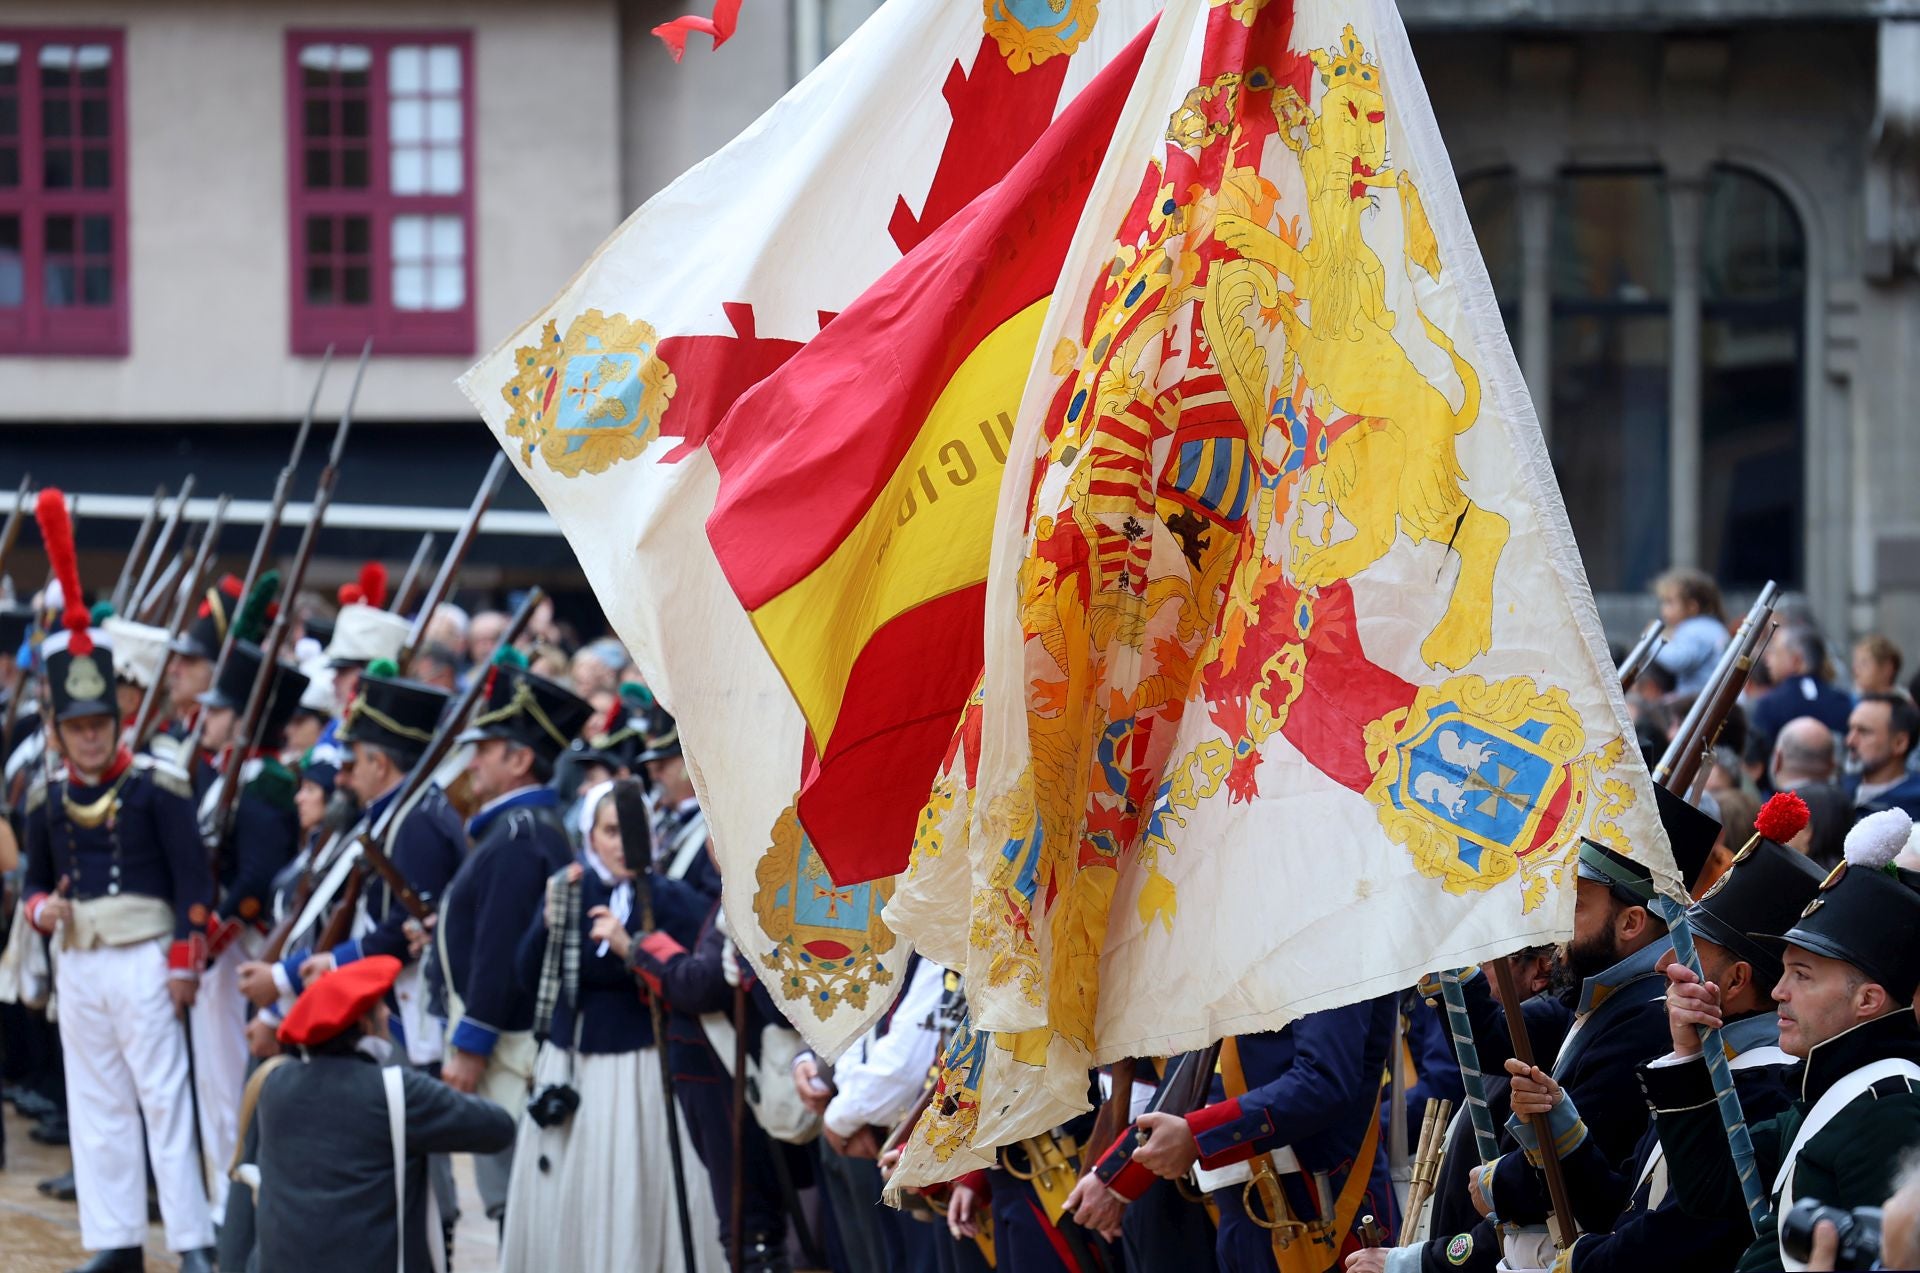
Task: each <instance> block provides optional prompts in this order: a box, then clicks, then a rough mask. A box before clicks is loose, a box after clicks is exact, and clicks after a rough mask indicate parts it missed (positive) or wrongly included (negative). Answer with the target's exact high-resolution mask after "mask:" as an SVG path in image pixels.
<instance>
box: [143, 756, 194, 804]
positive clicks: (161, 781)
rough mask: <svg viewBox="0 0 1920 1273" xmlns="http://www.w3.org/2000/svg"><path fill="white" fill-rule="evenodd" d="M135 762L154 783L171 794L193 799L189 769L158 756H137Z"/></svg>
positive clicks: (184, 798) (183, 798)
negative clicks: (188, 775) (188, 774)
mask: <svg viewBox="0 0 1920 1273" xmlns="http://www.w3.org/2000/svg"><path fill="white" fill-rule="evenodd" d="M134 763H135V764H136V765H137V766H139V768H140V771H141V772H142V773H144V774H146V775H147V777H149V778H151V779H152V780H153V785H154V786H156V787H158V788H160V790H162V791H164V792H167V793H168V794H169V795H175V796H179V797H180V798H181V799H182V800H191V799H193V780H192V779H191V778H189V777H187V771H186V770H184V769H182V768H180V766H178V765H176V764H174V763H173V762H172V761H170V760H161V759H160V758H159V757H157V756H146V755H142V756H136V757H134Z"/></svg>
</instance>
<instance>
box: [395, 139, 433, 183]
mask: <svg viewBox="0 0 1920 1273" xmlns="http://www.w3.org/2000/svg"><path fill="white" fill-rule="evenodd" d="M392 168H393V171H392V173H391V175H390V176H389V177H388V181H389V182H390V183H391V185H392V193H394V194H420V193H421V192H423V191H424V190H425V189H426V188H427V156H426V152H425V151H423V150H421V149H420V148H419V147H417V146H395V147H394V148H393V161H392Z"/></svg>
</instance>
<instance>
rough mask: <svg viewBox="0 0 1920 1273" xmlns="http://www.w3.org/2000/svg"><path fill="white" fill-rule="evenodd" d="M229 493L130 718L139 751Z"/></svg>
mask: <svg viewBox="0 0 1920 1273" xmlns="http://www.w3.org/2000/svg"><path fill="white" fill-rule="evenodd" d="M227 500H228V496H226V495H222V496H221V497H220V499H219V501H218V502H217V503H216V504H214V506H213V516H212V517H211V518H209V519H208V521H207V533H206V534H205V535H204V536H202V537H201V540H200V548H199V550H198V551H197V552H195V553H194V556H193V568H192V569H191V570H189V571H188V572H187V578H186V584H185V586H184V587H183V588H181V590H180V593H179V595H178V596H177V597H175V598H174V603H173V617H172V618H171V619H170V620H169V621H168V623H167V644H166V646H165V647H164V648H163V649H162V650H161V651H160V666H159V667H158V668H156V669H155V670H154V673H153V684H151V685H149V686H147V692H146V693H145V694H143V695H142V696H141V698H140V711H139V713H138V714H137V715H136V716H135V717H134V718H133V731H132V732H131V733H130V734H128V735H127V745H128V746H129V747H131V748H132V749H133V750H134V751H139V750H140V748H141V746H142V745H143V744H144V743H145V742H146V738H147V729H148V727H149V726H150V725H152V724H153V714H154V712H155V711H156V710H157V709H158V707H159V703H160V696H161V695H162V694H164V693H165V692H166V685H167V669H168V668H169V667H171V666H172V664H173V643H174V642H175V641H177V640H179V639H180V633H181V631H182V630H183V629H184V628H185V627H186V625H187V616H188V615H189V614H191V613H192V611H193V600H194V598H195V597H197V596H199V595H200V585H201V584H202V583H203V582H204V581H205V579H206V575H207V565H208V563H209V562H210V561H211V560H212V558H213V557H214V555H215V553H216V552H217V551H218V550H217V548H216V544H217V542H218V541H219V538H220V528H221V527H222V526H224V525H225V524H226V520H227Z"/></svg>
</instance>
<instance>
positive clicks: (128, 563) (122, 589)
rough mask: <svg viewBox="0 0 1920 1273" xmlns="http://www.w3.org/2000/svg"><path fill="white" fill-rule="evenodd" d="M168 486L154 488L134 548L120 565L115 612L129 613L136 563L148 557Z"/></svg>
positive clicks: (164, 484)
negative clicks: (128, 596) (128, 601)
mask: <svg viewBox="0 0 1920 1273" xmlns="http://www.w3.org/2000/svg"><path fill="white" fill-rule="evenodd" d="M166 499H167V484H166V483H165V482H162V483H161V484H160V485H158V486H156V487H154V488H153V502H152V503H150V504H148V505H147V515H146V516H145V517H143V518H141V519H140V529H139V530H137V531H135V532H134V535H133V547H132V548H130V549H128V550H127V559H126V560H125V561H123V562H121V563H120V577H119V578H118V579H116V580H115V581H114V584H113V612H114V613H115V614H125V613H126V612H127V590H128V589H129V588H131V587H133V567H134V563H135V562H137V561H139V560H140V559H141V558H142V557H144V556H146V552H147V540H149V539H151V538H152V537H153V528H154V525H155V524H156V523H158V522H159V520H160V505H162V504H163V503H165V502H166Z"/></svg>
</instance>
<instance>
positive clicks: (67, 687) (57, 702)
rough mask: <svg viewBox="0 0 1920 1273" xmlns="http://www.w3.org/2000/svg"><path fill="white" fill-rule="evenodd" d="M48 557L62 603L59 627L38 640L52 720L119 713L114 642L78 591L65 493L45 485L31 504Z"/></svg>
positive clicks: (76, 561) (78, 568) (78, 574)
mask: <svg viewBox="0 0 1920 1273" xmlns="http://www.w3.org/2000/svg"><path fill="white" fill-rule="evenodd" d="M33 515H34V519H35V520H36V521H38V522H39V523H40V538H41V541H42V542H43V543H44V544H45V545H46V549H47V562H48V564H49V565H51V566H52V567H53V577H54V579H55V580H56V581H57V582H58V583H59V585H60V596H61V599H62V601H63V602H64V603H65V607H66V608H65V610H64V612H63V613H62V615H61V627H60V628H59V629H58V630H57V631H55V632H52V633H50V634H48V636H47V638H46V639H45V640H44V641H42V642H41V643H40V664H41V667H42V668H44V669H45V674H46V678H47V689H48V691H49V693H50V694H51V695H52V698H53V719H54V720H56V721H66V720H76V719H78V718H80V717H82V716H111V717H113V718H114V719H115V720H118V719H119V718H120V705H119V702H118V700H117V699H116V697H115V695H114V691H113V646H112V644H111V643H110V642H109V641H108V639H107V634H106V633H105V632H102V631H99V630H97V629H95V628H94V627H93V626H92V616H91V615H90V614H89V613H88V612H87V602H86V598H85V597H84V596H83V595H82V593H81V591H80V560H79V558H78V557H77V556H75V555H74V550H73V518H72V516H71V514H70V513H69V512H68V511H67V497H66V496H65V495H64V494H62V493H61V492H60V491H58V490H56V489H55V488H53V487H51V486H49V487H47V488H46V489H44V490H42V491H41V492H40V495H39V497H38V500H37V501H36V503H35V504H34V509H33Z"/></svg>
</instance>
